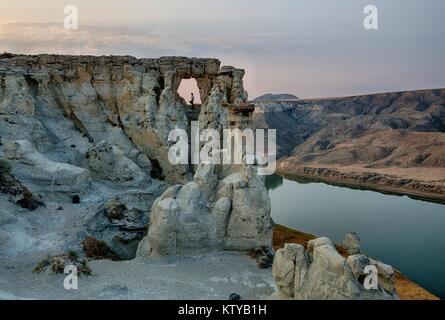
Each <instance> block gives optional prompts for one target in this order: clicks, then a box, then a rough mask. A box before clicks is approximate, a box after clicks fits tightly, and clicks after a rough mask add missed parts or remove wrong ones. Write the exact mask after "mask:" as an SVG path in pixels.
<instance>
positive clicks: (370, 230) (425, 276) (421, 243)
mask: <svg viewBox="0 0 445 320" xmlns="http://www.w3.org/2000/svg"><path fill="white" fill-rule="evenodd" d="M266 184H267V187H268V189H269V195H270V199H271V204H272V217H273V219H274V221H275V222H276V223H279V224H282V225H285V226H288V227H290V228H294V229H296V230H299V231H303V232H306V233H310V234H314V235H316V236H320V237H321V236H326V237H329V238H330V239H331V240H332V241H333V242H335V243H339V244H340V243H341V242H342V240H343V238H344V235H345V234H346V233H347V232H357V233H358V235H359V237H360V239H361V248H362V252H364V253H366V254H368V255H370V256H372V257H374V258H377V259H379V260H382V261H383V262H385V263H387V264H390V265H392V266H393V267H394V268H396V269H398V270H400V271H401V272H402V273H403V274H404V275H406V276H407V277H409V278H410V279H411V280H413V281H414V282H416V283H418V284H419V285H421V286H422V287H424V288H425V289H427V290H428V291H430V292H431V293H433V294H435V295H437V296H438V297H440V298H445V205H443V204H437V203H432V202H427V201H422V200H414V199H411V198H409V197H407V196H397V195H387V194H383V193H379V192H375V191H367V190H357V189H349V188H346V187H338V186H333V185H328V184H325V183H318V182H308V181H307V180H301V181H300V180H298V181H296V180H288V179H286V178H282V177H280V176H277V175H275V176H270V177H268V178H267V180H266Z"/></svg>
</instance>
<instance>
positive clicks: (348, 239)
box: [343, 232, 360, 256]
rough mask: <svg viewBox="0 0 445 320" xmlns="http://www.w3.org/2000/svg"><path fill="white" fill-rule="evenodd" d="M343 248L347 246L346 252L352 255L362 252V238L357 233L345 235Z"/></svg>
mask: <svg viewBox="0 0 445 320" xmlns="http://www.w3.org/2000/svg"><path fill="white" fill-rule="evenodd" d="M343 248H345V250H346V253H347V254H349V255H350V256H352V255H355V254H359V253H360V238H359V237H358V235H357V233H355V232H349V233H347V234H346V235H345V238H344V239H343Z"/></svg>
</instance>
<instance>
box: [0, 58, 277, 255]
mask: <svg viewBox="0 0 445 320" xmlns="http://www.w3.org/2000/svg"><path fill="white" fill-rule="evenodd" d="M243 76H244V70H241V69H237V68H234V67H229V66H225V67H222V68H221V67H220V61H219V60H217V59H209V58H186V57H161V58H159V59H136V58H134V57H131V56H100V57H94V56H59V55H39V56H26V55H13V54H12V55H1V56H0V122H1V123H2V125H1V126H0V137H1V139H2V143H3V144H4V146H1V145H0V157H3V156H6V157H7V158H8V159H10V160H11V161H10V162H11V165H12V169H13V173H14V174H15V175H17V177H19V178H20V181H21V182H23V183H24V184H25V185H28V184H30V185H32V187H33V188H31V189H32V190H33V191H34V190H36V191H38V192H49V193H47V194H46V196H47V197H49V196H51V197H54V198H57V197H59V195H57V194H53V193H52V192H55V191H56V192H62V193H70V194H71V195H70V197H69V199H71V198H72V197H71V196H72V194H73V193H74V194H75V195H77V194H78V193H79V196H80V199H81V201H80V203H76V205H79V208H80V207H85V208H89V207H92V209H91V210H92V211H93V212H92V213H91V214H90V215H89V216H88V217H87V218H86V220H87V221H84V222H85V225H86V228H87V232H86V233H87V234H88V235H92V236H94V237H96V238H97V239H100V240H105V241H106V242H107V243H108V244H109V246H110V247H111V248H112V249H113V251H115V252H119V253H121V254H123V255H126V256H132V255H134V251H135V243H137V242H138V241H140V240H141V238H142V236H143V235H144V234H145V231H146V225H147V224H148V223H150V226H149V229H148V232H147V236H146V238H145V239H144V240H143V241H142V242H141V244H140V245H139V252H140V253H141V254H142V255H147V254H159V255H165V254H176V253H188V252H197V251H204V252H205V251H213V250H222V249H231V250H246V249H252V248H259V247H270V246H271V238H272V220H271V218H270V202H269V198H268V195H267V191H266V189H265V186H264V180H263V179H261V178H260V177H258V176H257V174H256V172H255V167H249V166H245V165H237V166H231V165H229V166H224V167H222V166H215V167H214V166H199V167H195V166H193V165H173V164H171V163H170V161H169V160H168V150H169V147H170V146H171V145H172V144H173V142H169V141H168V135H169V133H170V131H171V130H172V129H176V128H180V129H184V130H187V131H189V130H190V121H191V120H192V119H193V120H198V124H199V129H200V131H201V132H202V130H204V129H208V128H214V129H224V128H229V127H240V125H245V124H247V123H248V121H249V115H242V112H239V113H237V112H233V110H238V109H239V108H241V105H243V104H245V103H246V102H247V93H246V91H245V90H244V88H243ZM189 78H195V79H196V81H197V83H198V88H199V92H200V94H201V101H202V105H201V107H200V109H199V110H198V111H199V114H197V113H194V114H192V113H191V112H190V106H187V104H186V102H185V101H184V99H182V98H181V97H180V96H179V94H178V92H177V90H178V87H179V85H180V82H181V80H182V79H189ZM229 114H230V119H229ZM238 120H239V121H238ZM6 142H10V144H9V143H8V146H7V147H6ZM161 180H165V182H161ZM178 183H179V185H176V186H173V187H171V188H168V187H169V186H170V185H174V184H178ZM166 188H168V190H167V191H166V192H165V193H164V194H163V195H162V196H161V197H160V198H159V199H158V200H157V201H154V199H156V198H157V197H159V194H158V192H159V193H160V192H161V190H165V189H166ZM129 193H133V194H139V195H141V197H145V196H146V198H147V199H148V200H147V201H146V202H145V207H141V206H138V207H137V208H134V207H132V206H131V200H129V201H127V200H128V199H123V197H124V196H126V195H128V194H129ZM57 199H58V200H59V198H57ZM153 201H154V203H153ZM152 204H153V206H151V205H152ZM150 207H152V210H151V212H150ZM86 210H87V209H86ZM128 247H131V249H128ZM126 248H127V249H126ZM126 250H127V252H125V251H126ZM127 253H128V254H127Z"/></svg>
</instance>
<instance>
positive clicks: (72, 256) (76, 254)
mask: <svg viewBox="0 0 445 320" xmlns="http://www.w3.org/2000/svg"><path fill="white" fill-rule="evenodd" d="M68 256H69V257H70V258H72V259H73V260H77V259H79V254H78V253H77V252H76V251H74V250H70V251H68Z"/></svg>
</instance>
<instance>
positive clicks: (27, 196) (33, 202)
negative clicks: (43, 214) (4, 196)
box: [17, 190, 45, 211]
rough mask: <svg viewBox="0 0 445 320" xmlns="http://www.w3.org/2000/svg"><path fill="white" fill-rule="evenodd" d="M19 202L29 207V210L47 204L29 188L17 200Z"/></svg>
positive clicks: (26, 207)
mask: <svg viewBox="0 0 445 320" xmlns="http://www.w3.org/2000/svg"><path fill="white" fill-rule="evenodd" d="M17 204H19V205H20V206H21V207H22V208H25V209H28V210H29V211H34V210H36V209H37V208H38V207H42V206H44V205H45V204H44V203H43V202H42V201H40V200H37V199H36V198H35V197H34V195H33V194H32V192H31V191H29V190H25V191H24V192H23V193H22V198H21V199H19V200H17Z"/></svg>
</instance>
